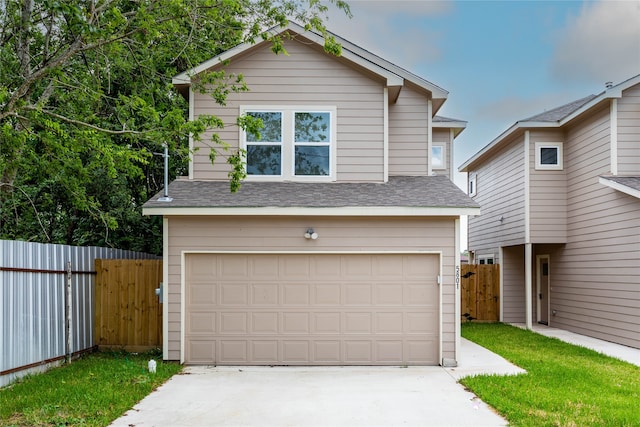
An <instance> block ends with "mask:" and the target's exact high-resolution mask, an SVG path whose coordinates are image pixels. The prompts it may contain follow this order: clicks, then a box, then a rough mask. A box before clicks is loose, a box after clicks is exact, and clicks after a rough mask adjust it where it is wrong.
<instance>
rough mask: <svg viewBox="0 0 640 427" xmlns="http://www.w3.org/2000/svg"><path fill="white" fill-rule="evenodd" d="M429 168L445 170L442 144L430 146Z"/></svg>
mask: <svg viewBox="0 0 640 427" xmlns="http://www.w3.org/2000/svg"><path fill="white" fill-rule="evenodd" d="M431 168H432V169H446V168H447V160H446V152H445V146H444V144H433V145H432V146H431Z"/></svg>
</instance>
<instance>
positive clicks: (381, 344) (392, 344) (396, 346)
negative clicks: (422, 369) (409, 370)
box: [375, 340, 404, 364]
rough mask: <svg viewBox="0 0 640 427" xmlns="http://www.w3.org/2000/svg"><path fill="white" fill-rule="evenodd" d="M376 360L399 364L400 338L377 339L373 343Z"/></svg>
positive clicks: (401, 348) (400, 356) (401, 356)
mask: <svg viewBox="0 0 640 427" xmlns="http://www.w3.org/2000/svg"><path fill="white" fill-rule="evenodd" d="M375 346H376V347H375V348H376V360H380V361H382V362H389V363H397V364H400V363H402V362H403V360H404V357H403V351H402V350H403V347H404V346H403V344H402V341H401V340H393V341H391V340H389V341H377V342H376V343H375Z"/></svg>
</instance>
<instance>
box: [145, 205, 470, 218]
mask: <svg viewBox="0 0 640 427" xmlns="http://www.w3.org/2000/svg"><path fill="white" fill-rule="evenodd" d="M142 214H143V215H165V216H461V215H480V208H472V207H467V208H462V207H424V208H422V207H394V206H379V207H370V206H362V207H348V208H303V207H289V208H282V207H263V208H219V207H209V208H197V207H183V208H181V207H170V206H167V207H147V208H144V209H143V210H142Z"/></svg>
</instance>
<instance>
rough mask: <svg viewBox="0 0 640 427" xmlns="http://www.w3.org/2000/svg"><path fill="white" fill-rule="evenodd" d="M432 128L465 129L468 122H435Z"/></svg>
mask: <svg viewBox="0 0 640 427" xmlns="http://www.w3.org/2000/svg"><path fill="white" fill-rule="evenodd" d="M432 127H434V128H444V129H465V128H466V127H467V122H433V124H432Z"/></svg>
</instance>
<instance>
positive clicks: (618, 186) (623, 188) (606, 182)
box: [598, 176, 640, 199]
mask: <svg viewBox="0 0 640 427" xmlns="http://www.w3.org/2000/svg"><path fill="white" fill-rule="evenodd" d="M598 182H599V183H600V184H602V185H606V186H607V187H610V188H613V189H614V190H618V191H621V192H623V193H625V194H628V195H630V196H633V197H635V198H638V199H640V191H639V190H636V189H635V188H632V187H629V186H626V185H624V184H621V183H619V182H615V181H612V180H610V179H607V178H606V177H602V176H601V177H598Z"/></svg>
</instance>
